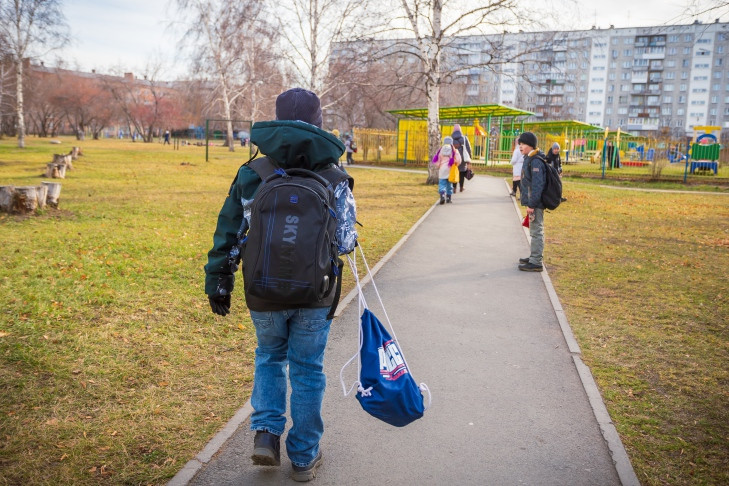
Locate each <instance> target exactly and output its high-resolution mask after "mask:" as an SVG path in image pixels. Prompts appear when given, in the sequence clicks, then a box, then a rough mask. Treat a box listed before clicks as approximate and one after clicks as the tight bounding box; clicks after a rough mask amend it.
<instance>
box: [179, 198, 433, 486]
mask: <svg viewBox="0 0 729 486" xmlns="http://www.w3.org/2000/svg"><path fill="white" fill-rule="evenodd" d="M437 205H438V203H437V202H436V203H434V204H433V205H432V206H431V207H430V208H429V209H428V210H427V211H426V212H425V214H423V216H421V217H420V219H418V220H417V221H416V222H415V224H413V225H412V226H411V227H410V229H409V230H408V231H407V232H406V233H405V234H404V235H403V237H402V238H400V240H399V241H398V242H397V243H395V246H393V247H392V248H391V249H390V251H389V252H387V254H386V255H385V256H384V257H382V259H380V261H379V262H377V264H376V265H375V266H374V267H372V268H371V273H369V274H367V276H365V278H363V279H361V280H360V283H361V286H362V287H363V288H364V287H365V286H366V285H367V283H369V282H370V280H372V277H373V276H374V275H375V274H376V273H377V272H378V271H379V270H380V269H381V268H382V267H383V266H384V265H385V263H387V262H388V261H389V260H390V259H391V258H392V257H393V256H394V255H395V253H397V251H398V250H399V249H400V247H402V245H403V244H405V242H406V241H407V240H408V238H410V236H411V235H412V234H413V232H414V231H415V230H416V229H417V228H418V226H420V224H421V223H422V222H423V221H425V218H427V217H428V215H429V214H430V213H431V212H432V211H433V209H435V207H436V206H437ZM357 293H358V290H357V288H354V289H352V290H351V291H350V292H349V293H348V294H347V296H346V297H344V298H343V299H341V300H340V301H339V305H338V306H337V310H336V312H335V313H334V318H335V319H336V318H337V317H339V315H340V314H341V313H342V312H343V311H344V309H345V308H346V307H347V306H348V305H349V303H350V302H351V301H352V300H354V298H355V297H357ZM251 413H253V407H252V406H251V401H250V399H249V400H248V401H247V402H246V403H245V405H243V407H242V408H240V409H239V410H238V411H237V412H236V413H235V415H234V416H233V418H231V419H230V420H229V421H228V423H227V424H225V426H224V427H223V428H222V429H221V430H220V432H218V433H217V434H215V436H214V437H213V438H212V439H210V442H208V443H207V444H206V445H205V447H204V448H203V450H202V451H201V452H200V453H199V454H198V455H197V456H195V458H194V459H191V460H190V461H188V462H187V464H185V466H184V467H183V468H182V469H181V470H180V471H178V472H177V474H175V476H174V477H173V478H172V479H170V481H169V482H168V483H167V486H186V485H187V484H189V483H190V481H192V480H193V479H194V478H195V476H196V475H197V473H198V472H200V470H201V469H202V468H203V467H204V466H205V464H207V463H208V462H210V460H211V459H212V458H213V456H215V454H217V452H218V451H219V450H220V448H221V447H223V445H225V443H226V442H228V440H229V439H230V438H231V437H232V436H233V434H235V432H236V431H237V430H238V428H239V427H240V426H241V425H242V424H243V422H245V421H246V420H248V417H249V416H250V415H251Z"/></svg>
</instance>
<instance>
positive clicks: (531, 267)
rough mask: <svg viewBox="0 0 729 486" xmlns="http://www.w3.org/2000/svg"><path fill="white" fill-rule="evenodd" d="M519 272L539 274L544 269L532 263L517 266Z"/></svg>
mask: <svg viewBox="0 0 729 486" xmlns="http://www.w3.org/2000/svg"><path fill="white" fill-rule="evenodd" d="M519 270H521V271H522V272H541V271H542V270H544V267H543V266H541V265H534V264H533V263H522V264H521V265H519Z"/></svg>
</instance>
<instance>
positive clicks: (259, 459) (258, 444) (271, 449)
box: [251, 430, 281, 466]
mask: <svg viewBox="0 0 729 486" xmlns="http://www.w3.org/2000/svg"><path fill="white" fill-rule="evenodd" d="M251 459H252V460H253V464H255V465H256V466H280V465H281V438H280V437H279V436H278V435H276V434H272V433H270V432H264V431H262V430H259V431H256V437H255V438H254V439H253V455H252V456H251Z"/></svg>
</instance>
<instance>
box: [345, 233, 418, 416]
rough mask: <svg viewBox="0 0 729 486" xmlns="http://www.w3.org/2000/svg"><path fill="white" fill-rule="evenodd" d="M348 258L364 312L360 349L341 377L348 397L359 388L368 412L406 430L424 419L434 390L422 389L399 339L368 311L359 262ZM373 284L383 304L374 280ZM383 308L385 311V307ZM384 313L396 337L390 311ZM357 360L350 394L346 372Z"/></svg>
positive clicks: (359, 395)
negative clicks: (357, 373) (358, 273)
mask: <svg viewBox="0 0 729 486" xmlns="http://www.w3.org/2000/svg"><path fill="white" fill-rule="evenodd" d="M358 248H359V249H360V253H361V254H362V259H363V261H364V264H365V267H366V268H367V271H368V273H369V274H370V277H371V275H372V273H371V271H370V269H369V267H367V261H366V260H365V259H364V253H363V252H362V247H361V246H359V247H358ZM348 259H349V262H350V267H352V273H353V274H354V276H355V280H356V282H357V288H358V291H359V302H360V310H362V307H364V310H363V311H362V312H361V318H360V332H359V337H360V339H359V350H358V352H357V354H355V355H354V356H352V358H350V360H349V361H347V363H345V365H344V366H343V367H342V370H341V372H340V375H339V378H340V381H341V383H342V389H343V391H344V396H347V395H349V393H351V391H352V389H353V388H354V386H357V395H356V396H357V400H358V401H359V403H360V405H362V408H363V409H364V410H365V411H366V412H367V413H369V414H370V415H372V416H373V417H375V418H378V419H380V420H382V421H383V422H386V423H388V424H390V425H394V426H395V427H404V426H406V425H408V424H409V423H411V422H413V421H415V420H417V419H419V418H420V417H422V416H423V413H424V412H425V410H426V409H427V408H428V407H429V406H430V391H429V390H428V387H427V386H426V385H425V384H424V383H421V384H420V386H418V384H417V383H416V382H415V379H414V378H413V376H412V374H411V373H410V369H409V368H408V364H407V361H405V356H404V355H403V352H402V349H401V348H400V346H399V344H398V340H397V337H395V338H393V337H392V336H391V335H390V333H388V332H387V329H385V326H383V325H382V323H381V322H380V320H379V319H377V317H376V316H375V315H374V314H373V313H372V312H371V311H370V309H368V308H367V305H366V302H365V300H364V296H363V295H362V287H361V285H360V281H359V277H358V275H357V266H356V263H355V261H354V260H353V259H352V258H351V257H348ZM372 285H373V287H374V289H375V292H376V293H377V297H378V299H379V300H380V304H382V299H381V298H380V296H379V292H377V286H376V285H375V283H374V280H372ZM382 308H383V310H384V305H383V307H382ZM384 312H385V314H384V315H385V317H386V318H387V322H388V323H389V324H390V329H391V330H392V333H393V336H394V329H393V328H392V324H391V323H390V320H389V318H388V317H387V311H384ZM357 357H359V380H358V381H356V382H355V383H354V385H353V386H352V387H351V388H350V389H349V391H347V389H346V386H345V384H344V377H343V373H344V369H345V368H346V367H347V366H348V365H349V364H350V363H351V362H352V361H353V360H354V359H355V358H357ZM423 391H426V392H428V406H425V403H424V400H423V394H422V392H423Z"/></svg>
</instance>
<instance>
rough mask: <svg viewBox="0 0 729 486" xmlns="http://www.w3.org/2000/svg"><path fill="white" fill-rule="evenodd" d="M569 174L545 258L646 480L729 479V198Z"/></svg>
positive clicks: (551, 219) (549, 221) (550, 224)
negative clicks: (613, 184)
mask: <svg viewBox="0 0 729 486" xmlns="http://www.w3.org/2000/svg"><path fill="white" fill-rule="evenodd" d="M571 182H572V181H566V182H565V195H566V197H567V198H568V201H567V202H566V203H563V204H562V205H561V206H560V207H559V209H558V210H556V211H554V212H552V213H549V214H548V215H547V217H546V232H547V243H546V251H545V258H546V262H547V265H548V268H549V271H550V276H551V277H552V281H553V282H554V285H555V288H556V290H557V293H558V295H559V297H560V300H561V301H562V303H563V305H564V307H565V309H566V311H567V314H568V318H569V321H570V324H571V325H572V328H573V330H574V332H575V335H576V337H577V339H578V342H579V344H580V346H581V348H582V352H583V359H584V360H585V362H586V363H587V364H588V365H589V366H590V368H591V369H592V372H593V374H594V376H595V379H596V381H597V383H598V385H599V387H600V389H601V391H602V394H603V397H604V399H605V402H606V404H607V407H608V410H609V411H610V415H611V417H612V419H613V421H614V422H615V425H616V427H617V429H618V432H619V433H620V436H621V438H622V440H623V443H624V444H625V446H626V448H627V450H628V454H629V455H630V458H631V460H632V463H633V466H634V468H635V470H636V472H637V474H638V477H639V479H640V480H641V482H642V483H643V484H650V485H663V484H671V485H676V484H728V483H729V365H728V363H729V328H728V325H729V324H728V323H729V299H728V297H729V286H727V278H726V264H727V263H729V259H728V258H727V255H729V197H728V196H725V195H721V194H716V195H712V194H701V193H696V194H682V193H669V192H644V191H625V190H617V189H612V188H606V187H600V186H596V185H592V184H577V183H575V184H572V183H571Z"/></svg>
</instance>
